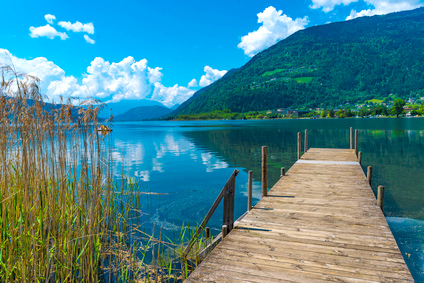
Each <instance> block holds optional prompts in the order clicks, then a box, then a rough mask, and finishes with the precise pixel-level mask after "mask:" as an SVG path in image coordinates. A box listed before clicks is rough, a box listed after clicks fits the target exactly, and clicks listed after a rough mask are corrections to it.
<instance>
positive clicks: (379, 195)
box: [377, 186, 384, 212]
mask: <svg viewBox="0 0 424 283" xmlns="http://www.w3.org/2000/svg"><path fill="white" fill-rule="evenodd" d="M377 205H378V206H379V207H380V208H381V211H383V212H384V186H378V192H377Z"/></svg>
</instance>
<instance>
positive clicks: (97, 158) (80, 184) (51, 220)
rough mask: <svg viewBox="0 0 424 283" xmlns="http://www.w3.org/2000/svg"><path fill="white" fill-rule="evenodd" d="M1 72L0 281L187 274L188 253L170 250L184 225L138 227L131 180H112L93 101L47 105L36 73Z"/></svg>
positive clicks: (186, 234) (137, 197)
mask: <svg viewBox="0 0 424 283" xmlns="http://www.w3.org/2000/svg"><path fill="white" fill-rule="evenodd" d="M1 73H2V79H1V88H0V109H2V111H1V112H0V142H1V144H2V147H1V150H0V161H1V162H0V282H40V281H44V282H65V281H66V282H81V281H85V282H144V281H147V282H149V281H175V280H176V279H181V278H183V277H184V276H185V275H186V274H188V271H189V269H190V266H189V265H190V264H194V265H195V264H196V262H194V263H193V262H190V264H189V262H187V261H185V260H184V259H181V258H180V257H179V251H180V250H181V245H182V243H184V242H187V241H188V239H189V238H190V236H191V232H190V231H191V229H180V230H181V231H182V232H181V233H180V237H179V239H176V240H173V241H170V240H168V239H165V238H164V237H163V236H162V235H161V233H160V234H159V235H154V234H148V233H146V232H145V231H143V228H142V223H141V221H140V220H139V219H141V217H140V215H141V214H142V212H141V211H140V201H141V197H142V196H141V194H140V193H139V192H140V188H139V187H138V186H137V184H136V183H134V182H130V181H124V182H121V183H120V184H119V185H118V184H117V183H116V182H115V181H114V180H113V174H114V172H113V159H112V153H111V148H112V147H111V140H110V139H109V138H108V136H107V135H106V136H105V135H101V134H99V132H98V131H97V128H98V127H99V121H98V119H97V113H98V112H99V110H100V108H99V107H94V106H93V105H94V104H95V103H97V102H96V101H86V102H84V103H83V104H82V105H80V107H76V106H74V105H73V101H71V100H69V101H66V102H64V104H57V105H53V106H51V105H50V106H48V105H46V104H45V103H43V102H42V101H43V97H42V96H41V95H40V92H39V87H38V84H39V81H38V79H37V78H34V77H31V76H27V75H24V74H18V73H17V72H15V71H14V70H13V69H12V68H10V67H8V66H3V67H1ZM60 102H62V101H60ZM93 103H94V104H93Z"/></svg>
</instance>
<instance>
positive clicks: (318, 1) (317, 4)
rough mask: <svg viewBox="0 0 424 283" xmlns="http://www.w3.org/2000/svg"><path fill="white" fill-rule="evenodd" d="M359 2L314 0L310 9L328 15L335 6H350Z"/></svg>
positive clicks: (351, 0)
mask: <svg viewBox="0 0 424 283" xmlns="http://www.w3.org/2000/svg"><path fill="white" fill-rule="evenodd" d="M358 1H359V0H312V5H310V7H311V8H312V9H321V8H322V10H323V11H324V12H326V13H328V12H330V11H332V10H333V9H334V7H335V6H338V5H346V6H347V5H349V4H350V3H353V2H358Z"/></svg>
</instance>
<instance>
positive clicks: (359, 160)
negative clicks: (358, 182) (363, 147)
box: [358, 151, 362, 164]
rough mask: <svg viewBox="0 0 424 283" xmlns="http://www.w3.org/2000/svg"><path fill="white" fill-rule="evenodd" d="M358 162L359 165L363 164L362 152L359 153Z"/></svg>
mask: <svg viewBox="0 0 424 283" xmlns="http://www.w3.org/2000/svg"><path fill="white" fill-rule="evenodd" d="M358 162H359V164H361V163H362V151H360V152H358Z"/></svg>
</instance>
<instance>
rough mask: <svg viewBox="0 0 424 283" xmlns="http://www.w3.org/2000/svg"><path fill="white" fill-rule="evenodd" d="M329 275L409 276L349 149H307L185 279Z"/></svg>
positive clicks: (359, 278)
mask: <svg viewBox="0 0 424 283" xmlns="http://www.w3.org/2000/svg"><path fill="white" fill-rule="evenodd" d="M356 136H357V135H356ZM355 143H357V142H355ZM299 147H300V144H299ZM306 147H307V146H306V145H305V149H306ZM352 147H353V146H352V133H351V148H352ZM356 148H357V147H356ZM371 172H372V171H371ZM331 281H336V282H414V280H413V278H412V276H411V274H410V272H409V269H408V267H407V266H406V264H405V261H404V259H403V257H402V255H401V253H400V251H399V248H398V246H397V244H396V241H395V239H394V238H393V235H392V233H391V231H390V229H389V226H388V225H387V222H386V219H385V218H384V215H383V213H382V211H381V209H380V207H379V206H377V200H376V198H375V196H374V193H373V191H372V189H371V187H370V184H369V181H368V180H367V177H366V176H365V174H364V172H363V171H362V168H361V166H360V164H359V162H358V158H357V155H356V151H355V149H323V148H312V149H309V150H308V151H307V152H306V153H305V154H304V155H303V156H302V157H301V158H300V159H299V160H298V161H297V162H296V163H295V164H294V165H293V166H292V167H291V168H290V170H289V171H288V172H287V173H285V175H284V176H282V177H281V179H280V180H279V181H278V182H277V183H276V184H275V185H274V187H273V188H272V189H270V190H269V191H268V192H267V194H266V196H264V197H263V198H262V199H261V200H260V201H259V203H257V204H256V206H255V207H253V208H252V209H251V210H250V211H249V212H248V213H247V215H246V216H245V217H244V218H243V219H242V220H241V221H240V222H238V224H237V225H236V226H235V227H234V228H233V229H232V230H231V232H229V233H228V235H226V236H225V238H224V239H223V240H222V241H221V242H220V243H219V244H218V245H217V247H215V249H214V250H213V251H212V252H211V253H210V254H209V255H208V256H207V258H206V259H205V260H204V261H203V262H202V263H201V264H200V265H199V266H198V267H197V268H196V269H195V270H194V272H193V273H192V274H191V275H190V276H189V278H188V279H187V280H186V281H185V282H331Z"/></svg>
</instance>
